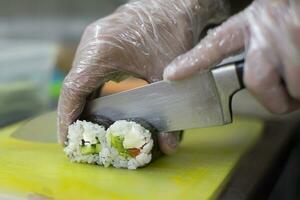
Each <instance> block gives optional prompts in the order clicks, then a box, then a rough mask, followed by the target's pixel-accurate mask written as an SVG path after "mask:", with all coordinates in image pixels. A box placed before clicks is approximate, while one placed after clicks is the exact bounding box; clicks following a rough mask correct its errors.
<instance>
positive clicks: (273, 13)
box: [164, 0, 300, 114]
mask: <svg viewBox="0 0 300 200" xmlns="http://www.w3.org/2000/svg"><path fill="white" fill-rule="evenodd" d="M299 36H300V1H298V0H257V1H255V2H253V3H252V4H251V5H250V6H249V7H248V8H247V9H246V10H244V11H243V12H241V13H239V14H237V15H236V16H233V17H231V18H230V19H229V20H228V21H226V22H224V23H223V24H222V25H221V26H219V27H217V28H216V29H214V30H213V31H211V32H210V33H209V34H208V35H207V37H205V38H204V39H203V40H202V41H201V42H200V43H199V44H198V45H197V46H196V47H195V48H193V49H192V50H191V51H189V52H187V53H185V54H184V55H181V56H179V57H178V58H176V59H175V60H174V61H173V62H172V63H171V64H170V65H169V66H168V67H167V68H166V69H165V71H164V78H165V79H169V80H179V79H183V78H187V77H189V76H191V75H193V74H194V73H196V72H197V71H202V70H207V69H209V68H210V67H213V66H214V65H215V64H217V63H218V62H220V61H221V60H223V59H224V58H226V57H228V56H230V55H233V54H236V53H238V52H240V51H244V50H245V52H246V64H245V68H244V83H245V85H246V87H247V88H248V89H249V90H250V91H251V92H252V93H253V94H254V96H255V97H257V99H258V100H259V101H260V102H261V103H262V104H263V105H264V106H265V107H266V108H267V109H269V110H270V111H272V112H274V113H278V114H279V113H288V112H291V111H293V110H295V109H297V108H299V105H300V104H299V101H300V38H299Z"/></svg>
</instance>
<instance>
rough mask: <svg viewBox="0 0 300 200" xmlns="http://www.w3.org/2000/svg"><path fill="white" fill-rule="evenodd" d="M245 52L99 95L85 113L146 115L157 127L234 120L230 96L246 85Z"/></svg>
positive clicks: (115, 117) (117, 116)
mask: <svg viewBox="0 0 300 200" xmlns="http://www.w3.org/2000/svg"><path fill="white" fill-rule="evenodd" d="M242 72H243V56H242V55H238V56H235V57H233V58H229V59H227V61H226V60H225V61H223V62H221V64H220V65H218V66H217V68H215V69H213V70H211V71H207V72H203V73H197V74H195V75H194V76H193V77H191V78H188V79H185V80H180V81H159V82H156V83H153V84H149V85H146V86H143V87H140V88H136V89H132V90H128V91H124V92H120V93H117V94H113V95H109V96H104V97H100V98H98V99H95V100H93V101H91V102H90V103H88V104H87V106H86V109H85V111H84V115H85V116H87V115H97V116H103V117H105V118H108V119H110V120H112V121H116V120H122V119H135V118H137V119H143V120H146V121H147V122H149V123H150V124H152V125H153V126H154V127H155V128H156V129H158V131H175V130H185V129H191V128H200V127H209V126H217V125H224V124H228V123H231V122H232V116H231V115H232V114H231V98H232V96H233V94H234V93H235V92H237V91H238V90H240V89H242V88H243V84H242Z"/></svg>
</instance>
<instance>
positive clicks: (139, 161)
mask: <svg viewBox="0 0 300 200" xmlns="http://www.w3.org/2000/svg"><path fill="white" fill-rule="evenodd" d="M103 124H104V125H103ZM108 126H109V127H108ZM106 127H108V129H107V130H106V129H105V128H106ZM156 133H157V131H156V129H155V128H153V127H152V126H151V125H150V124H148V123H146V122H145V121H142V120H136V119H135V120H120V121H116V122H114V123H113V124H112V123H111V122H110V121H109V120H107V119H103V118H102V117H96V118H95V117H93V119H91V118H90V119H89V121H86V120H77V121H76V122H75V123H73V124H72V125H70V126H69V129H68V141H67V143H66V147H65V149H64V151H65V153H66V154H67V156H68V157H69V158H70V160H71V161H73V162H80V163H89V164H98V165H103V166H105V167H108V166H113V167H116V168H128V169H136V168H138V167H143V166H145V165H147V164H148V163H150V162H151V161H152V160H154V159H155V158H157V157H159V156H160V155H161V152H160V150H159V147H158V141H157V137H156Z"/></svg>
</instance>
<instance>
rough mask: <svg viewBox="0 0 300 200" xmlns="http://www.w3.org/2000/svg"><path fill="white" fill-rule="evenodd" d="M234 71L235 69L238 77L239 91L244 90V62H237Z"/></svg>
mask: <svg viewBox="0 0 300 200" xmlns="http://www.w3.org/2000/svg"><path fill="white" fill-rule="evenodd" d="M235 69H236V74H237V76H238V79H239V82H240V86H241V89H243V88H245V84H244V80H243V77H244V61H239V62H236V63H235Z"/></svg>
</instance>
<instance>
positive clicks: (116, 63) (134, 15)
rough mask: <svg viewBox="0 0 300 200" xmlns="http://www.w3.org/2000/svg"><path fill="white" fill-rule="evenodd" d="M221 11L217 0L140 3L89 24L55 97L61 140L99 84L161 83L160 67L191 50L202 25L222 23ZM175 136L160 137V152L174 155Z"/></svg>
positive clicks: (221, 4)
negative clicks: (132, 79)
mask: <svg viewBox="0 0 300 200" xmlns="http://www.w3.org/2000/svg"><path fill="white" fill-rule="evenodd" d="M199 1H200V2H201V5H200V4H199ZM224 13H225V8H224V5H223V3H222V1H219V0H213V1H212V0H202V1H201V0H184V1H183V0H142V1H135V2H131V3H128V4H125V5H124V6H122V7H120V8H119V9H118V10H117V11H116V12H115V13H113V14H112V15H110V16H108V17H105V18H103V19H100V20H98V21H96V22H94V23H92V24H91V25H89V26H88V27H87V28H86V30H85V32H84V34H83V37H82V39H81V42H80V44H79V47H78V49H77V52H76V55H75V59H74V62H73V67H72V69H71V71H70V73H69V74H68V76H67V77H66V79H65V80H64V84H63V88H62V92H61V96H60V99H59V105H58V128H59V135H60V142H61V143H64V142H65V140H66V135H67V129H68V126H69V125H70V124H71V123H73V122H74V121H75V120H76V119H77V118H78V117H79V115H80V114H81V112H82V111H83V109H84V106H85V103H86V100H87V98H88V96H89V95H90V94H91V93H92V92H93V91H95V90H96V89H97V88H98V87H99V86H100V85H101V84H103V83H104V82H106V81H108V80H115V81H118V80H122V79H123V78H124V77H126V76H128V75H134V76H137V77H140V78H142V79H145V80H146V81H148V82H150V83H152V82H155V81H158V80H161V79H162V74H163V70H164V67H165V66H167V65H168V64H169V63H170V62H171V61H172V60H173V59H174V58H175V57H177V56H178V55H180V54H182V53H183V52H186V51H187V50H189V49H191V48H192V46H193V45H194V44H195V41H197V39H198V37H199V34H200V31H201V30H202V29H203V27H204V26H206V25H207V24H208V23H209V22H214V21H215V22H216V21H219V20H221V19H222V18H224V16H225V15H224ZM178 138H179V137H178V134H172V133H162V134H160V135H159V143H160V148H161V150H162V151H163V152H164V153H166V154H168V153H171V152H173V151H174V149H175V148H176V146H177V143H178Z"/></svg>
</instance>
